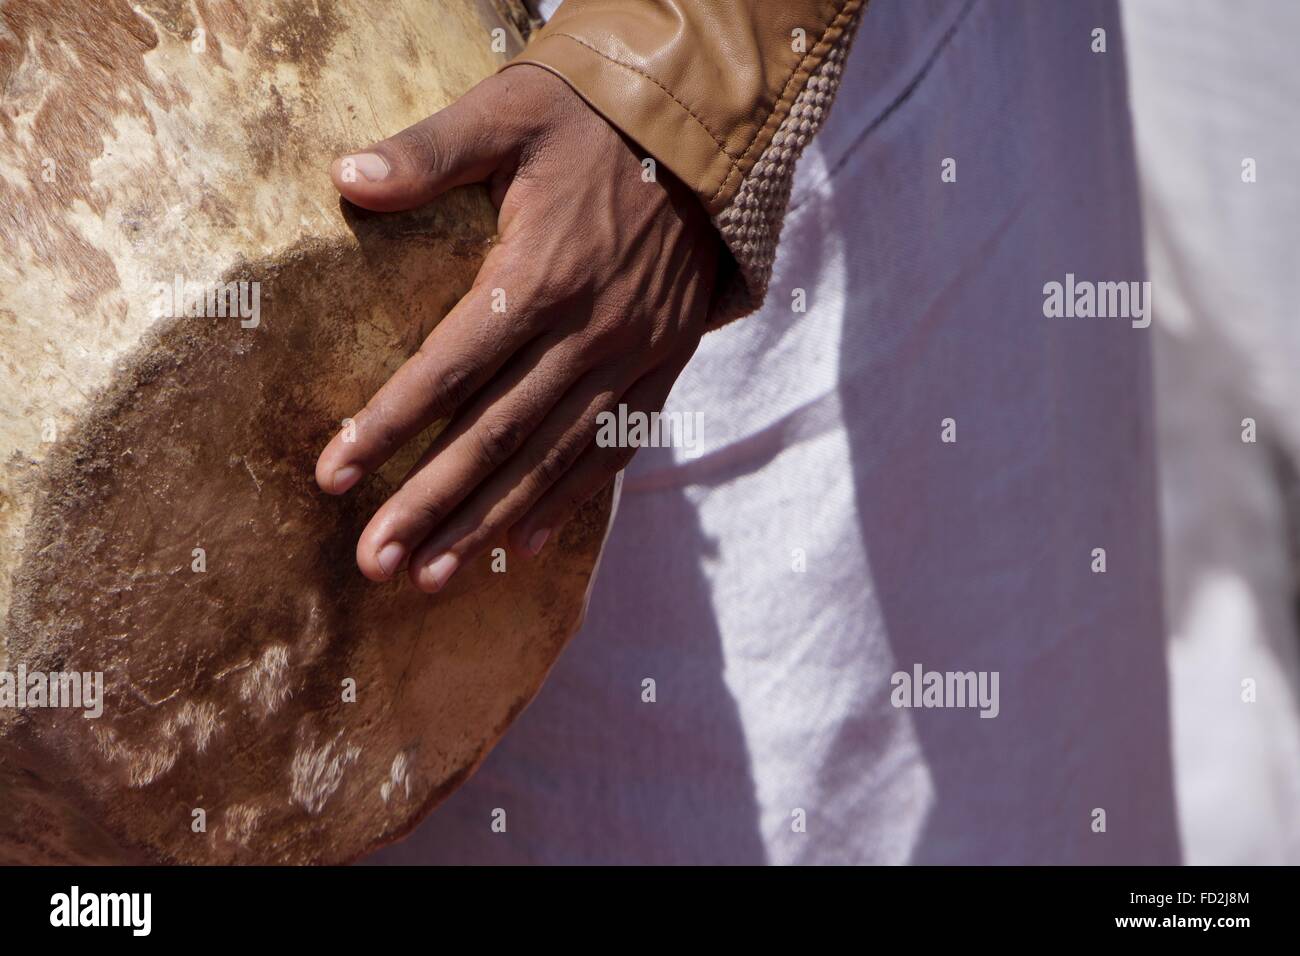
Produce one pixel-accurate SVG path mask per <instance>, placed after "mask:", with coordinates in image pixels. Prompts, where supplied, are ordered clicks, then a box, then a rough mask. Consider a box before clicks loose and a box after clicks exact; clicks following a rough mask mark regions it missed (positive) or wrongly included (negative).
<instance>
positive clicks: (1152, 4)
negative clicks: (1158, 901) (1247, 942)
mask: <svg viewBox="0 0 1300 956" xmlns="http://www.w3.org/2000/svg"><path fill="white" fill-rule="evenodd" d="M1123 11H1124V26H1125V32H1126V35H1127V37H1128V43H1127V46H1128V50H1129V59H1130V63H1131V66H1130V71H1129V73H1130V81H1131V86H1132V103H1133V112H1134V116H1135V123H1136V129H1137V143H1138V155H1139V159H1140V164H1139V165H1140V170H1141V183H1142V194H1143V217H1144V221H1145V225H1146V234H1147V249H1148V257H1149V260H1150V267H1151V279H1152V282H1153V284H1154V285H1155V288H1156V296H1157V301H1158V302H1159V306H1158V310H1157V311H1158V323H1157V326H1156V329H1155V331H1156V337H1155V355H1156V365H1155V367H1156V408H1157V431H1158V434H1159V438H1160V442H1159V448H1160V453H1159V459H1160V484H1161V513H1162V520H1163V534H1164V551H1165V568H1166V596H1167V604H1166V608H1167V615H1168V621H1169V627H1170V676H1171V688H1172V692H1173V693H1172V702H1173V726H1174V730H1175V733H1174V767H1175V780H1176V789H1177V793H1178V805H1179V819H1180V824H1181V826H1180V829H1181V832H1182V836H1183V843H1184V846H1185V849H1186V858H1187V861H1188V862H1190V863H1214V864H1238V863H1267V864H1281V863H1290V864H1295V863H1300V813H1298V812H1297V808H1300V703H1298V702H1300V663H1298V662H1297V648H1298V647H1300V637H1297V633H1296V579H1295V576H1294V572H1293V570H1292V569H1293V567H1294V565H1293V561H1294V557H1293V551H1292V547H1293V546H1292V541H1291V540H1290V536H1291V535H1292V534H1293V533H1294V530H1293V522H1294V521H1295V514H1294V510H1295V509H1294V508H1293V507H1292V508H1288V502H1287V497H1286V487H1285V485H1284V483H1283V481H1282V480H1281V478H1282V476H1285V475H1287V474H1288V473H1289V480H1290V481H1291V482H1292V484H1294V482H1295V476H1296V475H1297V474H1300V414H1297V411H1300V312H1298V311H1297V305H1296V292H1295V284H1294V283H1295V278H1296V277H1297V276H1300V225H1297V224H1298V223H1300V182H1297V180H1296V175H1295V171H1296V170H1297V169H1300V126H1298V125H1297V122H1296V117H1295V112H1296V104H1297V103H1300V70H1297V69H1296V59H1295V38H1296V37H1297V36H1300V4H1297V3H1295V2H1294V0H1252V2H1250V3H1223V2H1222V0H1138V2H1126V3H1125V4H1124V6H1123ZM1246 160H1252V161H1253V162H1254V170H1253V174H1254V179H1255V181H1254V182H1252V183H1246V182H1243V180H1242V174H1243V171H1246V170H1243V162H1244V161H1246ZM1245 418H1251V419H1254V420H1255V423H1256V433H1257V436H1256V437H1257V441H1256V442H1254V443H1244V442H1242V440H1241V436H1242V431H1243V425H1242V420H1243V419H1245ZM1243 680H1251V681H1254V685H1255V686H1254V700H1253V701H1250V702H1247V701H1245V700H1243V699H1242V692H1243V688H1242V681H1243Z"/></svg>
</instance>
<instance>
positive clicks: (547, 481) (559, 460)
mask: <svg viewBox="0 0 1300 956" xmlns="http://www.w3.org/2000/svg"><path fill="white" fill-rule="evenodd" d="M568 468H569V455H568V454H567V453H566V452H565V450H564V449H562V448H551V449H548V450H547V452H546V454H544V455H542V457H541V460H540V461H538V463H537V467H536V468H535V469H534V470H533V471H534V474H535V475H536V476H537V484H538V485H539V486H541V487H548V488H549V487H550V486H551V485H553V484H555V483H556V482H557V481H559V480H560V478H561V477H562V476H563V475H564V473H565V472H566V471H568Z"/></svg>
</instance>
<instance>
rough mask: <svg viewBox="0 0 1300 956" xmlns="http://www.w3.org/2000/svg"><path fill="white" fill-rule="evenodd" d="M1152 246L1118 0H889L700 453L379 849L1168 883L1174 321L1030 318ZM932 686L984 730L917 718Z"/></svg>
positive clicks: (747, 324) (633, 527)
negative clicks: (1161, 417)
mask: <svg viewBox="0 0 1300 956" xmlns="http://www.w3.org/2000/svg"><path fill="white" fill-rule="evenodd" d="M1096 28H1101V29H1104V30H1105V31H1106V37H1107V45H1106V51H1105V52H1104V53H1103V52H1093V49H1092V47H1093V43H1094V40H1093V31H1094V29H1096ZM947 158H951V159H955V160H956V182H944V181H943V179H942V177H941V174H942V172H943V169H944V161H945V159H947ZM1140 230H1141V223H1140V219H1139V201H1138V197H1137V189H1136V181H1135V171H1134V162H1133V156H1132V142H1131V134H1130V129H1129V116H1128V111H1127V106H1126V91H1125V62H1124V51H1123V44H1122V42H1121V30H1120V22H1119V12H1118V10H1117V8H1116V6H1115V4H1114V3H1113V2H1111V0H1079V2H1071V3H1069V4H1063V3H1050V4H1047V3H1024V2H1020V0H873V2H872V4H871V6H870V7H869V9H868V12H867V14H866V16H865V20H864V23H863V25H862V27H861V29H860V31H859V37H858V40H857V42H856V45H855V48H854V51H853V53H852V54H851V57H850V63H849V72H848V76H847V77H846V79H845V83H844V86H843V88H842V90H841V92H840V94H839V100H838V102H837V104H836V106H835V108H834V110H833V111H832V114H831V117H830V121H829V125H828V127H827V128H826V129H825V131H824V132H823V134H822V135H821V136H820V137H819V139H818V140H817V141H816V142H815V143H814V145H813V147H812V148H811V150H810V151H809V153H808V154H807V155H806V156H805V158H804V160H803V161H802V164H801V166H800V169H799V173H798V181H797V185H796V191H795V196H794V200H793V204H792V209H791V212H790V214H789V217H788V219H787V221H786V224H785V231H784V236H783V241H782V246H781V251H780V255H779V258H778V262H777V267H776V274H775V276H774V280H773V283H772V292H771V297H770V300H769V302H768V303H767V305H766V306H765V308H764V309H763V310H762V311H761V312H760V313H758V314H756V315H754V316H751V317H748V318H746V319H743V320H740V321H738V322H736V323H733V324H732V325H730V326H728V327H726V328H724V329H722V330H721V331H719V332H717V333H713V334H710V335H709V336H707V337H706V339H705V341H704V342H703V344H702V345H701V348H700V351H699V353H698V354H697V356H696V358H695V359H694V360H693V362H692V364H691V365H690V366H689V367H688V368H687V370H686V372H685V373H684V374H683V376H682V378H681V379H680V381H679V382H678V384H677V387H676V388H675V389H674V391H673V394H672V396H671V398H670V401H669V406H668V408H669V410H670V411H679V412H683V413H694V412H702V413H703V414H704V423H705V431H704V449H703V454H702V455H701V456H700V457H698V458H689V457H687V456H686V455H684V454H683V453H682V451H681V450H672V449H645V450H643V451H642V452H641V453H640V454H639V455H638V457H637V459H636V461H635V462H634V463H633V465H632V466H631V468H630V469H629V471H628V474H627V477H626V481H625V483H624V488H623V497H622V504H621V509H620V513H619V516H618V520H617V522H616V525H615V527H614V529H613V532H612V534H611V538H610V541H609V545H608V548H607V551H606V554H605V557H604V560H603V564H602V569H601V576H600V579H599V581H598V582H597V585H596V589H595V593H594V595H593V599H592V605H591V608H590V611H589V614H588V620H587V623H586V626H585V627H584V629H583V631H582V632H581V633H580V634H579V635H578V636H577V638H575V640H574V642H573V644H572V645H571V646H570V648H569V649H568V651H567V652H566V654H565V655H564V657H563V658H562V659H561V661H560V663H559V664H558V665H557V667H556V669H555V672H554V673H553V675H552V676H551V678H550V680H549V682H548V683H547V685H546V686H545V687H544V688H543V690H542V692H541V694H540V695H539V697H538V699H537V701H536V702H535V703H534V704H533V705H532V707H530V708H529V710H528V711H526V712H525V713H524V715H523V716H522V717H521V718H520V720H519V722H518V723H517V724H516V726H515V727H514V728H513V729H512V731H511V732H510V733H509V734H508V735H507V736H506V738H505V740H504V741H503V742H502V743H501V744H500V746H499V747H498V748H497V749H496V750H495V751H494V752H493V753H492V754H491V756H490V757H489V758H488V760H487V761H486V762H485V764H484V766H483V767H482V769H481V770H480V771H479V773H478V774H477V775H476V776H475V778H474V779H472V780H471V781H470V782H469V783H468V784H467V785H466V786H465V787H464V788H462V789H461V790H460V791H459V792H457V793H456V794H454V795H453V796H452V797H451V798H450V799H449V800H448V801H447V803H446V804H444V806H443V807H442V808H441V809H439V810H438V811H436V812H435V813H434V814H433V815H432V816H431V817H430V818H429V819H428V820H427V821H426V822H425V823H424V824H423V825H422V826H421V827H420V828H419V829H418V830H417V831H416V832H415V833H414V834H413V835H412V836H411V837H410V838H409V839H408V840H406V841H405V842H403V843H401V844H399V845H397V846H395V847H392V848H389V849H388V850H385V851H383V852H381V853H379V854H377V855H376V859H377V860H380V861H386V862H482V863H493V862H620V863H622V862H627V863H633V862H637V863H668V862H672V863H705V862H712V863H746V862H772V863H798V862H817V863H834V862H845V863H905V862H921V863H934V862H943V863H948V862H959V863H1067V862H1070V863H1073V862H1082V863H1091V862H1109V863H1156V862H1162V863H1175V862H1178V861H1179V859H1180V851H1179V845H1178V834H1177V825H1176V819H1175V812H1174V796H1173V785H1172V770H1171V765H1170V732H1169V724H1168V707H1169V702H1168V688H1167V680H1166V669H1165V660H1164V646H1163V637H1162V635H1163V632H1164V628H1163V622H1162V618H1161V578H1160V565H1159V556H1158V543H1159V541H1158V528H1157V522H1156V507H1157V499H1156V483H1155V474H1154V468H1153V451H1154V435H1153V430H1152V414H1151V394H1150V391H1151V381H1150V343H1151V337H1152V336H1151V330H1150V329H1142V328H1134V327H1133V324H1132V322H1131V321H1129V320H1128V319H1125V318H1109V319H1100V318H1075V319H1065V318H1047V317H1045V315H1044V294H1043V288H1044V284H1045V283H1048V282H1051V281H1058V282H1064V281H1066V276H1067V273H1070V274H1073V275H1075V276H1076V277H1078V278H1079V279H1080V280H1089V281H1117V282H1119V281H1123V282H1128V281H1141V280H1143V279H1144V278H1145V275H1144V265H1143V260H1142V245H1141V232H1140ZM798 290H803V293H804V294H805V296H806V302H807V311H806V312H799V311H796V310H795V309H794V305H795V303H796V297H797V295H798ZM1157 309H1158V306H1157ZM946 419H951V420H952V421H953V425H952V427H954V428H955V434H956V441H955V442H944V441H943V440H942V433H943V430H944V421H945V420H946ZM1096 549H1104V550H1105V568H1106V569H1105V571H1104V573H1097V572H1096V571H1095V570H1094V569H1095V568H1096V567H1097V561H1098V558H1097V553H1098V552H1097V551H1096ZM801 562H802V566H803V570H798V569H797V568H798V567H799V566H800V565H801ZM918 664H919V665H921V666H922V668H923V669H925V670H934V671H960V672H966V671H984V672H997V674H998V678H999V684H998V687H999V695H998V713H997V716H996V717H994V718H992V719H984V718H981V717H980V715H979V711H978V710H976V709H971V708H930V709H926V708H899V707H895V706H893V704H892V703H891V692H892V691H893V689H894V688H893V686H892V684H891V676H892V675H893V674H894V673H895V672H898V671H901V672H907V673H911V672H912V670H913V668H914V666H915V665H918ZM647 679H651V680H653V681H654V702H652V703H651V702H646V700H645V699H644V697H645V690H644V688H645V686H646V685H645V683H644V682H645V681H646V680H647ZM497 809H501V810H505V811H506V823H507V825H506V829H505V832H495V831H494V829H493V827H492V825H491V824H492V821H493V812H494V810H497Z"/></svg>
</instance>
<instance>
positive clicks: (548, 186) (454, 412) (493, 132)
mask: <svg viewBox="0 0 1300 956" xmlns="http://www.w3.org/2000/svg"><path fill="white" fill-rule="evenodd" d="M641 159H642V157H641V156H640V155H638V153H637V150H636V149H635V148H634V147H633V145H632V144H631V143H629V142H628V141H627V140H625V139H624V138H623V136H622V135H621V134H620V133H619V132H618V131H617V130H616V129H614V128H613V127H612V126H610V125H609V124H608V123H607V122H606V121H605V120H604V119H603V118H601V116H600V115H599V114H597V113H596V112H595V111H594V110H592V109H591V108H590V107H589V106H587V104H586V103H585V102H583V100H582V99H581V98H580V97H579V96H578V95H577V94H576V93H574V92H573V91H572V90H571V89H570V88H569V86H568V85H567V84H566V83H565V82H564V81H563V80H561V79H559V78H558V77H556V76H554V75H552V74H551V73H549V72H547V71H545V70H543V69H541V68H539V67H534V66H527V65H520V66H515V67H511V68H510V69H508V70H505V71H503V72H501V73H499V74H497V75H495V76H492V77H490V78H489V79H487V80H484V81H483V82H482V83H480V84H479V85H478V86H476V87H475V88H474V89H472V90H471V91H470V92H469V93H467V94H466V95H465V96H464V97H462V98H461V99H460V100H458V101H457V102H455V103H453V104H452V105H451V106H449V107H448V108H447V109H445V110H443V111H441V112H439V113H436V114H434V115H433V116H430V117H429V118H428V119H426V120H424V121H422V122H420V123H417V124H416V125H414V126H412V127H410V128H409V129H407V130H404V131H403V132H401V133H398V134H397V135H396V136H393V137H391V138H390V139H386V140H384V141H383V142H381V143H379V144H377V145H375V146H372V147H370V149H369V150H367V151H366V152H364V153H362V154H358V155H355V156H351V157H346V158H344V159H340V160H336V161H335V162H334V165H333V166H332V168H331V175H332V176H333V179H334V184H335V185H336V186H337V187H338V190H339V192H340V193H342V194H343V195H344V196H345V197H346V198H347V199H348V200H349V201H350V202H352V203H355V204H356V205H358V206H362V207H364V208H366V209H372V210H377V211H381V212H388V211H394V210H402V209H412V208H414V207H416V206H421V205H423V204H425V203H427V202H429V201H430V200H432V199H433V198H434V197H436V196H438V195H439V194H440V193H442V192H445V191H446V190H448V189H450V188H452V187H454V186H461V185H464V184H467V183H474V182H486V183H487V184H488V186H489V190H490V193H491V196H492V201H493V203H494V204H495V205H496V207H497V210H498V232H499V234H500V241H499V243H498V244H496V245H495V246H494V247H493V248H492V250H491V252H489V254H488V256H487V258H486V259H485V260H484V262H483V266H482V268H481V269H480V271H479V274H478V277H477V279H476V280H475V283H474V286H473V288H472V289H471V290H470V291H469V293H467V294H466V296H465V297H464V298H463V299H462V300H461V301H460V302H459V303H458V304H457V305H456V307H455V308H454V309H452V311H451V312H450V313H449V314H448V315H447V316H446V317H445V318H444V319H443V320H442V322H441V323H439V324H438V326H437V327H436V328H435V329H434V330H433V332H432V333H431V334H430V335H429V337H428V338H427V339H426V340H425V341H424V343H423V344H422V345H421V346H420V349H419V351H417V352H416V353H415V354H414V355H413V356H411V357H410V358H409V359H408V360H407V361H406V363H405V364H404V365H402V367H401V368H400V369H398V370H397V372H396V373H395V374H394V375H393V377H392V378H391V379H389V381H388V382H387V384H385V385H384V386H383V387H382V388H381V389H380V390H379V391H378V392H377V393H376V394H375V395H374V397H372V398H371V399H370V401H369V403H367V405H366V407H365V408H364V409H362V410H361V411H360V412H359V413H358V414H357V415H355V416H354V421H355V423H356V427H355V441H350V442H344V441H343V440H342V435H341V434H340V435H337V436H335V438H334V439H333V440H332V441H331V442H330V443H329V445H328V446H327V447H326V448H325V450H324V451H323V452H322V453H321V456H320V459H319V460H318V461H317V463H316V481H317V483H318V484H319V485H320V487H321V488H322V489H323V490H325V491H326V492H329V493H331V494H343V493H344V492H346V491H347V490H348V489H349V488H351V487H353V486H354V485H355V484H356V483H357V482H358V481H359V480H360V479H361V478H362V477H363V476H364V475H366V474H367V473H369V472H372V471H374V470H375V469H376V468H378V467H379V466H380V465H382V464H383V463H384V462H385V461H386V460H388V458H389V457H390V456H391V455H393V453H394V452H395V451H397V449H398V448H399V447H401V446H402V445H403V444H404V443H406V442H407V441H409V440H410V439H411V438H413V437H414V436H415V435H416V434H417V433H419V432H420V431H421V430H422V429H424V428H426V427H427V426H429V425H430V424H432V423H433V422H435V421H438V420H439V419H443V418H450V419H451V422H450V424H449V425H448V426H447V428H446V429H445V430H444V431H443V432H442V433H441V434H440V435H439V436H438V438H437V439H436V440H435V441H434V443H433V444H432V445H431V446H430V447H429V449H428V450H427V451H426V452H425V454H424V455H423V457H421V459H420V460H419V461H418V462H417V463H416V465H415V467H414V468H412V469H411V471H410V472H409V473H408V474H407V475H406V477H405V479H404V480H403V482H402V484H401V486H400V487H399V488H398V489H397V491H396V492H394V494H393V495H392V497H391V498H389V499H388V501H387V502H385V503H384V504H383V505H382V506H381V507H380V508H379V510H378V511H377V512H376V513H375V515H374V517H373V518H371V520H370V523H369V524H368V525H367V526H366V529H365V530H364V531H363V532H362V534H361V539H360V540H359V541H358V543H357V565H358V566H359V567H360V568H361V571H362V573H363V574H365V575H366V577H368V578H370V579H372V580H375V581H383V580H386V579H388V578H391V577H392V576H393V575H394V574H395V573H397V572H398V570H399V569H400V568H401V566H402V564H403V562H406V563H408V566H409V570H408V573H409V575H410V577H411V580H412V581H413V582H414V583H415V585H416V586H417V587H419V588H420V589H422V590H424V591H430V592H433V591H437V590H439V589H440V588H441V587H443V586H444V585H445V584H446V582H447V579H448V578H450V577H451V575H452V574H454V573H455V572H456V569H457V568H458V567H461V566H463V565H464V564H465V563H466V562H467V561H469V560H470V559H471V558H473V557H474V556H475V555H477V554H478V553H479V552H480V551H481V550H482V549H483V548H484V547H485V546H486V545H487V544H488V543H489V542H490V541H492V540H494V539H496V538H497V537H498V535H499V534H500V533H502V532H506V531H508V541H509V544H510V547H511V548H512V549H513V550H515V551H517V552H520V553H522V554H525V555H530V556H531V555H536V554H537V552H539V551H540V550H541V548H542V546H543V545H544V544H545V543H546V540H547V538H548V537H549V536H550V534H551V533H552V532H553V531H554V529H555V528H557V527H559V526H560V525H561V524H562V523H563V522H564V521H566V520H567V519H568V518H569V517H570V516H571V515H572V514H573V512H574V511H575V510H576V509H577V507H578V506H579V505H580V504H582V503H583V502H584V501H586V500H587V499H588V498H589V497H591V496H592V495H594V494H595V493H596V492H598V491H600V490H601V489H602V488H603V487H604V486H605V485H606V484H607V483H608V482H609V481H610V480H611V479H612V478H613V476H614V475H615V474H616V473H617V472H618V471H619V470H620V469H621V468H623V467H624V466H625V465H626V464H627V463H628V461H629V460H630V459H631V457H632V454H633V453H634V452H635V448H602V447H598V446H597V445H596V444H595V436H596V432H597V415H599V414H600V413H601V412H605V411H609V412H617V409H618V406H619V404H620V403H622V404H626V405H627V406H628V412H629V413H631V412H636V411H640V412H645V413H649V412H654V411H658V410H659V409H661V408H662V407H663V403H664V400H665V399H666V398H667V396H668V392H669V390H670V389H671V387H672V384H673V382H674V381H675V380H676V378H677V376H678V374H680V372H681V370H682V368H683V366H685V364H686V362H687V360H688V359H689V358H690V357H691V355H692V354H693V353H694V351H695V348H696V346H697V345H698V343H699V340H700V336H701V335H702V334H703V332H704V328H705V321H706V313H707V310H708V306H709V301H710V298H711V295H712V290H713V281H714V276H715V272H716V267H717V261H718V250H719V239H718V237H717V234H716V232H715V230H714V229H713V227H712V225H711V224H710V222H709V219H708V215H707V213H706V212H705V210H704V207H703V205H702V204H701V203H700V202H699V200H698V199H697V198H696V197H695V196H694V195H693V194H692V193H691V192H690V191H689V190H688V189H687V188H686V187H685V186H683V185H682V184H681V183H680V182H678V181H677V180H676V179H674V178H673V177H672V176H671V174H669V172H668V171H667V170H666V169H663V168H662V167H660V168H659V169H658V170H657V172H656V178H657V182H655V181H651V182H646V181H645V180H644V179H643V176H642V171H643V167H642V165H641ZM345 170H347V171H349V175H346V176H345V175H344V172H345ZM345 180H352V181H345ZM494 290H502V292H494ZM502 294H504V296H505V302H506V306H507V311H506V313H505V314H504V315H503V314H500V313H499V312H494V311H493V310H492V306H493V303H494V299H495V301H497V302H499V301H500V296H501V295H502Z"/></svg>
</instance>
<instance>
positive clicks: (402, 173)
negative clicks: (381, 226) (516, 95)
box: [330, 96, 514, 212]
mask: <svg viewBox="0 0 1300 956" xmlns="http://www.w3.org/2000/svg"><path fill="white" fill-rule="evenodd" d="M493 115H494V111H492V110H484V109H481V108H478V106H477V105H476V104H474V103H472V102H470V97H469V96H467V97H465V98H463V99H461V100H458V101H457V102H455V103H453V104H452V105H451V106H449V107H447V108H446V109H445V110H442V111H440V112H438V113H434V114H433V115H432V116H430V117H427V118H426V119H423V120H421V121H420V122H418V123H416V124H415V125H414V126H410V127H407V128H406V129H404V130H402V132H400V133H398V134H397V135H395V136H390V137H389V138H388V139H386V140H383V141H382V142H379V143H376V144H375V145H373V146H371V147H369V148H368V149H365V150H360V151H358V152H356V153H353V154H351V155H348V156H341V157H339V158H338V159H336V160H334V163H333V164H332V165H331V166H330V177H331V178H332V179H333V180H334V185H335V187H336V188H337V189H338V191H339V192H340V193H342V194H343V197H344V198H345V199H347V200H348V201H349V202H351V203H354V204H355V205H358V206H360V207H362V208H363V209H373V210H374V211H376V212H396V211H399V210H403V209H414V208H416V207H417V206H423V205H424V204H425V203H427V202H429V201H430V200H432V199H434V198H435V197H436V196H438V195H439V194H441V193H443V192H446V191H447V190H448V189H451V188H452V187H453V186H463V185H465V184H466V183H476V182H480V181H482V180H484V179H487V178H488V177H489V176H491V175H492V173H493V172H495V171H496V170H497V169H498V168H499V167H500V166H501V165H502V164H503V163H504V162H505V159H506V157H507V156H508V155H510V154H511V153H512V152H513V146H514V144H513V143H511V142H508V139H509V137H508V136H507V135H506V134H505V131H504V129H503V128H502V127H501V126H495V128H494V124H493V121H492V119H491V117H492V116H493Z"/></svg>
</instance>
